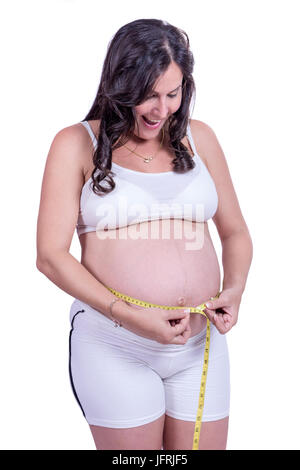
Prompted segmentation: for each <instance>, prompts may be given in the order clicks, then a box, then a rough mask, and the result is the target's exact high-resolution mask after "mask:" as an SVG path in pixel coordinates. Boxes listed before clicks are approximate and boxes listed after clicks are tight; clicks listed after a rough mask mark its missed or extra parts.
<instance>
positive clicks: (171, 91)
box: [152, 84, 182, 95]
mask: <svg viewBox="0 0 300 470" xmlns="http://www.w3.org/2000/svg"><path fill="white" fill-rule="evenodd" d="M180 87H182V84H180V85H179V86H178V87H177V88H175V89H174V90H172V91H169V93H167V94H168V95H169V94H170V93H174V91H177V90H178V88H180ZM152 93H155V94H157V91H154V90H153V91H152Z"/></svg>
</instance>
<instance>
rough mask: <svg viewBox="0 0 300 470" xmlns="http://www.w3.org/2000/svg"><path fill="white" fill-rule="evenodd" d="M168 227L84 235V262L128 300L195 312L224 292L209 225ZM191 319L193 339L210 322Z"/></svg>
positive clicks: (179, 222) (177, 222)
mask: <svg viewBox="0 0 300 470" xmlns="http://www.w3.org/2000/svg"><path fill="white" fill-rule="evenodd" d="M165 222H166V221H165V220H164V221H162V220H158V221H149V222H143V223H141V224H136V225H134V226H130V227H124V228H121V229H118V230H109V231H107V232H106V233H105V232H104V231H103V232H101V233H99V232H97V233H96V232H88V233H86V234H82V235H81V237H80V242H81V246H82V258H81V263H82V264H83V265H84V266H85V267H86V268H87V269H88V270H89V272H91V273H92V274H93V275H94V276H95V277H96V278H97V279H98V280H99V281H100V282H102V283H103V284H105V285H106V286H108V287H111V288H113V289H115V290H117V291H119V292H121V293H123V294H126V295H128V296H131V297H134V298H136V299H140V300H144V301H146V302H151V303H155V304H160V305H172V306H189V307H196V306H197V305H199V304H201V303H202V302H205V301H207V300H208V299H209V298H210V297H212V296H215V295H216V294H217V292H218V291H219V289H220V269H219V263H218V259H217V255H216V252H215V249H214V247H213V244H212V241H211V237H210V234H209V231H208V227H207V223H195V222H188V221H182V220H173V219H170V220H168V222H169V225H168V224H167V225H163V223H164V224H165ZM154 226H155V228H156V230H153V228H154ZM131 306H132V307H133V308H141V307H140V306H136V305H135V304H131ZM145 308H146V307H145ZM190 317H191V320H190V325H191V329H192V333H191V336H194V335H195V334H197V333H199V332H200V331H201V330H202V329H203V328H205V326H206V318H205V317H204V316H203V315H200V314H191V315H190Z"/></svg>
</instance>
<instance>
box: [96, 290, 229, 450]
mask: <svg viewBox="0 0 300 470" xmlns="http://www.w3.org/2000/svg"><path fill="white" fill-rule="evenodd" d="M105 287H106V288H107V289H108V290H110V291H111V292H112V293H113V294H114V295H115V296H117V297H120V298H121V299H124V300H126V301H127V302H129V303H131V304H135V305H140V306H141V307H156V308H162V309H164V310H178V309H179V308H184V309H186V308H189V309H190V312H191V313H200V314H201V315H204V316H205V317H206V340H205V349H204V358H203V369H202V376H201V385H200V395H199V401H198V409H197V416H196V423H195V430H194V437H193V447H192V450H199V439H200V431H201V424H202V414H203V408H204V398H205V387H206V379H207V371H208V359H209V345H210V322H209V319H208V318H207V316H206V314H205V312H204V309H205V308H206V307H205V303H203V304H200V305H198V306H197V307H187V306H185V307H173V306H170V305H157V304H152V303H150V302H144V301H143V300H139V299H134V298H133V297H130V296H128V295H125V294H121V293H120V292H118V291H116V290H115V289H112V288H111V287H107V286H105ZM219 296H220V292H218V294H217V295H216V296H215V297H212V300H213V299H217V298H218V297H219Z"/></svg>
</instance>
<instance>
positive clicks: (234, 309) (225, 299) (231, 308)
mask: <svg viewBox="0 0 300 470" xmlns="http://www.w3.org/2000/svg"><path fill="white" fill-rule="evenodd" d="M241 300H242V292H241V290H240V289H239V288H235V287H230V288H227V289H224V290H222V292H221V293H220V296H219V298H217V299H214V300H208V301H207V302H205V304H206V305H207V304H211V305H210V308H205V309H204V312H205V313H206V315H207V317H208V319H209V321H210V322H211V323H213V325H215V327H216V328H217V330H218V331H219V332H220V333H221V334H222V335H224V334H225V333H228V331H229V330H230V329H231V328H232V327H233V326H234V325H235V324H236V323H237V319H238V313H239V308H240V303H241ZM217 309H222V312H224V313H221V312H219V313H218V310H217Z"/></svg>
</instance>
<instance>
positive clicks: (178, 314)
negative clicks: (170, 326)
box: [166, 308, 190, 320]
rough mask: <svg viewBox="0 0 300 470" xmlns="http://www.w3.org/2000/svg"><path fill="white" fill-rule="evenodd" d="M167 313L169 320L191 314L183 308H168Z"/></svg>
mask: <svg viewBox="0 0 300 470" xmlns="http://www.w3.org/2000/svg"><path fill="white" fill-rule="evenodd" d="M166 313H167V319H168V320H178V319H182V318H185V317H186V316H188V315H190V314H189V313H185V311H184V309H183V308H181V309H176V310H166Z"/></svg>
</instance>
